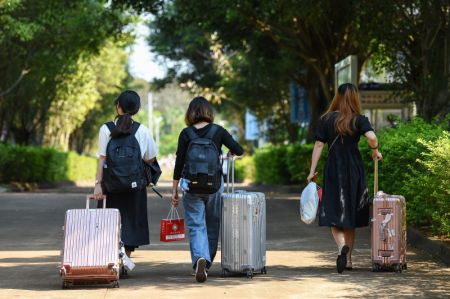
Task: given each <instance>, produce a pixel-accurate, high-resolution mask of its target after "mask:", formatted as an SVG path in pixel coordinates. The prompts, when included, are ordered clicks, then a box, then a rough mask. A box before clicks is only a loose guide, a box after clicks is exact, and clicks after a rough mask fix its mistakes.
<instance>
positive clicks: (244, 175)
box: [234, 156, 255, 182]
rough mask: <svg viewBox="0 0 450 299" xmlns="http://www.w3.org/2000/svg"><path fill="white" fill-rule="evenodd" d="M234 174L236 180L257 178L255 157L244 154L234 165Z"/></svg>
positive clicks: (250, 180) (251, 180)
mask: <svg viewBox="0 0 450 299" xmlns="http://www.w3.org/2000/svg"><path fill="white" fill-rule="evenodd" d="M234 176H235V180H236V182H243V181H249V182H253V181H254V180H255V164H254V161H253V157H251V156H244V157H242V158H239V159H237V160H236V162H235V166H234Z"/></svg>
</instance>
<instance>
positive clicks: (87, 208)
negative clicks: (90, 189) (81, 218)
mask: <svg viewBox="0 0 450 299" xmlns="http://www.w3.org/2000/svg"><path fill="white" fill-rule="evenodd" d="M90 200H103V208H104V209H106V195H105V194H103V196H102V199H95V197H94V194H89V195H88V196H86V210H89V201H90Z"/></svg>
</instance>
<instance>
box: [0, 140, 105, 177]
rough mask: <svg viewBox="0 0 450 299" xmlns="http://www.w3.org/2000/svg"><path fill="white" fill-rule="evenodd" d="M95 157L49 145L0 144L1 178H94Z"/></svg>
mask: <svg viewBox="0 0 450 299" xmlns="http://www.w3.org/2000/svg"><path fill="white" fill-rule="evenodd" d="M96 168H97V160H96V159H95V158H91V157H86V156H81V155H78V154H76V153H73V152H68V153H67V152H59V151H56V150H54V149H51V148H37V147H30V146H11V145H6V144H0V182H12V181H17V182H58V181H76V180H80V179H88V178H93V177H94V176H95V172H96Z"/></svg>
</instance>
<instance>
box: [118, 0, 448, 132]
mask: <svg viewBox="0 0 450 299" xmlns="http://www.w3.org/2000/svg"><path fill="white" fill-rule="evenodd" d="M123 2H126V1H120V0H118V1H115V3H122V4H123ZM448 3H449V2H448V0H441V1H426V0H414V1H396V2H395V3H386V2H385V1H381V0H376V1H351V0H349V1H326V0H319V1H312V0H310V1H309V0H283V1H281V0H280V1H277V0H267V1H265V0H262V1H232V0H230V1H227V0H222V1H218V0H209V1H202V0H200V1H183V0H173V1H151V0H149V1H144V0H143V1H134V3H132V4H137V6H136V7H137V8H138V9H141V10H147V11H149V12H152V13H153V14H154V16H155V17H154V19H153V21H152V22H151V24H150V27H151V29H152V35H151V37H150V39H149V43H150V45H151V46H152V48H153V50H154V51H155V52H156V53H158V54H159V55H160V56H161V57H163V58H166V59H170V60H172V61H175V62H178V63H177V64H175V66H174V67H173V68H172V69H171V70H169V72H168V76H167V77H168V80H166V81H164V80H163V81H162V83H164V82H168V81H170V80H171V79H173V78H177V79H178V80H179V81H180V82H183V83H185V86H187V87H189V88H191V90H194V91H195V92H202V93H204V94H207V95H209V98H210V99H211V100H212V101H214V102H220V103H221V105H220V108H221V109H226V107H231V108H234V109H235V110H237V111H241V112H242V111H243V110H245V109H242V108H251V109H253V110H254V111H255V112H256V114H257V115H258V116H259V117H260V118H267V116H268V115H272V116H276V118H278V119H279V120H283V121H279V122H278V123H279V125H280V126H281V127H282V128H288V130H287V131H288V132H292V133H289V134H288V135H289V136H290V138H289V136H287V137H288V138H289V139H290V140H292V139H295V134H294V133H295V130H296V129H295V127H294V128H292V124H290V122H289V121H286V117H285V116H286V115H287V111H286V109H288V106H287V105H286V103H287V100H288V95H289V94H288V92H289V91H288V86H289V83H290V82H292V81H293V82H297V83H298V84H300V85H302V86H304V87H305V88H306V89H307V91H308V98H309V102H310V106H311V108H312V118H313V119H312V125H311V127H310V129H311V132H312V131H313V129H314V121H315V120H316V119H317V118H318V117H319V115H321V113H323V112H324V110H325V109H326V107H327V105H328V104H329V102H330V101H331V99H332V97H333V94H334V64H335V63H336V62H337V61H339V60H341V59H343V58H345V57H346V56H348V55H357V57H358V66H359V68H360V69H359V70H361V67H362V66H363V65H364V63H365V62H366V60H367V59H368V58H369V57H371V58H372V59H373V60H374V61H375V62H376V65H377V66H379V67H380V68H383V69H387V71H389V72H391V73H392V74H393V77H394V79H395V81H397V82H401V83H402V85H401V91H402V95H403V98H404V99H405V100H409V101H415V102H416V103H417V104H418V113H419V114H420V115H422V116H425V117H426V118H428V119H430V118H431V117H433V116H435V115H437V114H439V113H441V112H442V111H443V110H446V109H448V105H449V104H448V102H449V100H448V89H449V88H448V82H449V77H448V56H449V55H448V54H449V52H448V51H449V50H448V49H449V47H448V36H449V34H448V28H449V25H448V23H449V21H448V19H449V4H448ZM433 20H436V22H434V23H433ZM446 45H447V46H446ZM425 57H426V58H425ZM418 78H421V79H420V80H419V81H420V82H419V81H418ZM438 82H439V83H438ZM158 83H161V82H158ZM224 107H225V108H224ZM446 107H447V108H446ZM273 112H275V113H273ZM241 115H242V113H241Z"/></svg>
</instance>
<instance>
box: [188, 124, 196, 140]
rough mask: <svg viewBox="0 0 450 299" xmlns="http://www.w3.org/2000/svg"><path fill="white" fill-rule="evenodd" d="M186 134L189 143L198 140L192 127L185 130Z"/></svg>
mask: <svg viewBox="0 0 450 299" xmlns="http://www.w3.org/2000/svg"><path fill="white" fill-rule="evenodd" d="M186 133H187V134H188V137H189V141H191V140H194V139H197V138H198V135H197V133H195V131H194V127H189V128H187V130H186Z"/></svg>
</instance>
